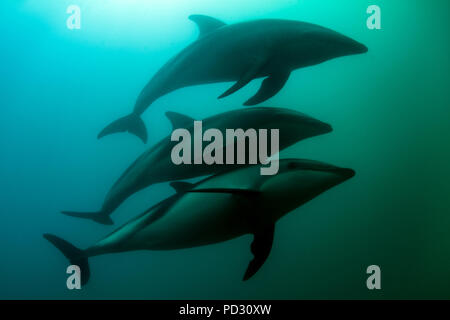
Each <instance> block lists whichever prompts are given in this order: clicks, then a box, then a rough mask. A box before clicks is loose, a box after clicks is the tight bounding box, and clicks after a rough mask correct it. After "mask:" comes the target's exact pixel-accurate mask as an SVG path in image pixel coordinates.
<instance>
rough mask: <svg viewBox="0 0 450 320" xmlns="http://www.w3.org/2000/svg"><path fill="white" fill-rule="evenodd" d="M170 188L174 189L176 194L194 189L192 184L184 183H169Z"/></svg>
mask: <svg viewBox="0 0 450 320" xmlns="http://www.w3.org/2000/svg"><path fill="white" fill-rule="evenodd" d="M170 186H171V187H172V188H174V189H175V191H176V192H177V193H183V192H187V191H188V190H189V189H192V187H194V184H193V183H190V182H184V181H174V182H171V183H170Z"/></svg>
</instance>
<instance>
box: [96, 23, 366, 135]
mask: <svg viewBox="0 0 450 320" xmlns="http://www.w3.org/2000/svg"><path fill="white" fill-rule="evenodd" d="M189 18H190V19H191V20H192V21H194V22H195V23H196V24H197V26H198V28H199V29H200V36H199V38H198V40H197V41H195V42H194V43H192V44H191V45H189V46H188V47H186V48H185V49H184V50H182V51H181V52H180V53H179V54H178V55H176V56H175V57H173V58H172V59H170V60H169V61H168V62H167V63H166V64H165V65H164V66H163V67H162V68H161V69H160V70H159V71H158V72H157V73H156V74H155V75H154V76H153V78H152V79H151V80H150V82H149V83H148V84H147V85H146V86H145V87H144V89H143V90H142V92H141V93H140V95H139V97H138V99H137V101H136V104H135V106H134V110H133V112H132V113H131V114H130V115H128V116H125V117H123V118H120V119H118V120H116V121H114V122H113V123H111V124H110V125H108V126H107V127H106V128H104V129H103V130H102V131H101V132H100V133H99V135H98V138H101V137H104V136H106V135H109V134H112V133H117V132H125V131H128V132H130V133H132V134H134V135H136V136H138V137H139V138H140V139H141V140H142V141H143V142H144V143H145V142H146V141H147V129H146V127H145V124H144V122H143V121H142V119H141V114H142V113H143V112H144V111H145V110H146V109H147V107H148V106H150V105H151V104H152V103H153V102H154V101H155V100H156V99H158V98H159V97H161V96H163V95H165V94H167V93H169V92H172V91H174V90H177V89H180V88H184V87H188V86H193V85H199V84H206V83H216V82H228V81H235V83H234V84H233V86H231V87H230V88H229V89H228V90H227V91H225V92H224V93H223V94H222V95H220V96H219V98H223V97H226V96H228V95H230V94H232V93H234V92H236V91H237V90H239V89H240V88H242V87H244V86H245V85H246V84H248V83H249V82H250V81H251V80H253V79H257V78H262V77H265V78H266V79H265V80H264V81H263V83H262V85H261V88H260V89H259V91H258V92H257V93H256V94H255V95H254V96H253V97H252V98H250V99H249V100H248V101H247V102H245V105H248V106H249V105H255V104H258V103H261V102H263V101H265V100H267V99H269V98H270V97H272V96H273V95H275V94H276V93H277V92H278V91H279V90H281V88H283V86H284V84H285V83H286V81H287V80H288V78H289V75H290V73H291V72H292V71H293V70H295V69H299V68H303V67H307V66H312V65H316V64H319V63H322V62H324V61H327V60H330V59H333V58H337V57H342V56H347V55H354V54H360V53H365V52H367V50H368V49H367V47H366V46H365V45H363V44H361V43H359V42H357V41H355V40H352V39H350V38H348V37H346V36H344V35H342V34H340V33H338V32H335V31H333V30H330V29H327V28H324V27H321V26H318V25H314V24H310V23H306V22H299V21H290V20H275V19H265V20H255V21H250V22H243V23H237V24H232V25H226V24H225V23H223V22H222V21H219V20H217V19H214V18H211V17H207V16H203V15H192V16H190V17H189Z"/></svg>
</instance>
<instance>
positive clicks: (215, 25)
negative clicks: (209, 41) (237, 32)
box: [189, 14, 226, 38]
mask: <svg viewBox="0 0 450 320" xmlns="http://www.w3.org/2000/svg"><path fill="white" fill-rule="evenodd" d="M189 20H191V21H194V22H195V23H196V24H197V27H198V29H199V30H200V35H199V36H198V37H199V38H201V37H203V36H204V35H206V34H208V33H210V32H212V31H214V30H216V29H219V28H220V27H223V26H226V23H224V22H222V21H220V20H218V19H216V18H212V17H208V16H204V15H201V14H193V15H190V16H189Z"/></svg>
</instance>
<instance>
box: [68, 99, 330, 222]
mask: <svg viewBox="0 0 450 320" xmlns="http://www.w3.org/2000/svg"><path fill="white" fill-rule="evenodd" d="M166 115H167V117H168V118H169V120H170V121H171V123H172V126H173V128H174V129H175V128H185V129H187V130H189V132H191V133H193V131H194V126H193V124H194V119H192V118H190V117H188V116H185V115H182V114H179V113H175V112H167V113H166ZM236 126H238V127H239V128H241V129H243V130H247V129H249V128H253V129H255V130H258V129H268V130H269V129H279V139H280V140H279V149H280V151H281V150H283V149H285V148H287V147H289V146H291V145H293V144H294V143H296V142H298V141H300V140H303V139H306V138H309V137H314V136H317V135H321V134H325V133H328V132H330V131H332V128H331V126H330V125H329V124H327V123H324V122H321V121H319V120H316V119H314V118H311V117H309V116H307V115H305V114H303V113H300V112H297V111H294V110H289V109H284V108H270V107H254V108H248V109H238V110H233V111H228V112H224V113H221V114H218V115H215V116H212V117H209V118H206V119H204V120H203V128H204V130H207V129H208V128H216V129H218V130H220V131H221V132H222V134H223V135H224V136H225V134H224V133H225V130H226V129H227V128H235V127H236ZM176 144H177V142H174V141H171V139H170V136H167V137H166V138H164V139H162V140H161V141H160V142H159V143H157V144H156V145H155V146H154V147H152V148H150V149H149V150H148V151H146V152H144V153H143V154H142V155H141V156H140V157H139V158H138V159H137V160H136V161H135V162H134V163H133V164H131V166H130V167H129V168H128V169H127V170H126V171H125V172H124V173H123V174H122V176H121V177H120V178H119V179H118V180H117V181H116V183H115V184H114V185H113V186H112V188H111V189H110V190H109V192H108V194H107V195H106V197H105V200H104V202H103V205H102V208H101V209H100V211H97V212H72V211H63V212H62V213H64V214H66V215H69V216H73V217H78V218H87V219H92V220H93V221H95V222H98V223H101V224H113V221H112V219H111V217H110V215H111V213H112V212H113V211H114V210H115V209H116V208H117V207H118V206H119V205H120V204H121V203H122V202H123V201H125V200H126V199H127V198H128V197H129V196H131V195H132V194H134V193H135V192H138V191H139V190H141V189H143V188H146V187H148V186H150V185H152V184H154V183H159V182H165V181H173V180H186V179H190V178H195V177H199V176H206V175H210V174H214V173H217V172H219V171H222V170H231V169H233V168H235V167H238V166H242V165H240V164H236V165H229V164H228V165H207V164H205V163H203V164H196V165H175V164H174V163H173V162H172V160H171V151H172V148H173V147H174V146H175V145H176ZM247 151H248V148H247ZM224 153H226V148H225V151H224ZM246 158H247V159H248V156H247V157H246Z"/></svg>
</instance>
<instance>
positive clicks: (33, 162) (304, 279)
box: [0, 0, 450, 299]
mask: <svg viewBox="0 0 450 320" xmlns="http://www.w3.org/2000/svg"><path fill="white" fill-rule="evenodd" d="M70 4H77V5H79V6H80V8H81V13H82V22H81V23H82V24H81V29H80V30H69V29H67V27H66V19H67V18H68V14H66V8H67V7H68V6H69V5H70ZM371 4H377V5H379V6H380V8H381V12H382V29H381V30H369V29H367V27H366V19H367V17H368V15H367V14H366V8H367V7H368V6H369V5H371ZM449 9H450V4H449V2H448V1H444V0H442V1H440V0H439V1H438V0H436V1H415V2H412V1H406V0H394V1H392V0H391V1H386V0H376V1H365V0H355V1H350V0H347V1H331V0H321V1H315V0H314V1H313V0H304V1H294V0H277V1H275V0H273V1H264V2H261V1H256V0H250V1H242V0H240V1H238V0H228V1H217V2H216V1H206V0H194V1H192V0H189V1H188V0H173V1H165V0H153V1H150V0H149V1H144V0H141V1H138V0H135V1H125V0H108V1H106V0H70V1H65V0H61V1H51V0H28V1H25V0H23V1H8V0H7V1H2V2H1V4H0V24H1V27H2V28H1V30H2V40H3V44H2V50H0V70H1V75H2V77H1V78H0V92H1V101H2V103H1V105H2V106H1V109H0V112H1V116H0V147H1V150H2V152H1V166H0V177H1V179H0V190H1V193H0V199H1V224H0V225H1V233H0V237H1V238H0V239H1V241H0V243H1V244H0V246H1V247H0V252H1V253H2V263H1V264H0V273H1V274H2V283H1V286H0V298H3V299H12V298H32V299H37V298H59V299H77V298H89V299H94V298H137V299H140V298H149V299H199V298H213V299H216V298H217V299H219V298H224V299H241V298H251V299H263V298H265V299H300V298H431V297H434V298H450V276H449V274H450V255H449V253H450V235H449V232H448V230H449V226H450V215H449V213H450V212H449V208H450V200H449V197H448V194H449V190H450V183H449V178H450V169H449V166H448V163H449V160H450V151H449V148H448V145H449V138H448V137H449V136H450V135H449V134H450V126H449V123H450V122H449V121H450V111H449V105H450V98H449V83H450V82H449V80H450V79H449V74H450V73H449V71H450V58H449V57H450V55H449V53H450V52H449V49H450V43H449V42H450V40H449V39H450V38H449V36H448V30H449V27H450V26H449V24H450V23H449V21H448V14H447V13H448V12H449ZM194 13H198V14H207V15H210V16H213V17H217V18H219V19H221V20H223V21H225V22H227V23H235V22H240V21H244V20H251V19H261V18H282V19H293V20H301V21H307V22H313V23H317V24H320V25H323V26H325V27H328V28H331V29H333V30H336V31H339V32H341V33H343V34H345V35H347V36H350V37H352V38H354V39H356V40H358V41H360V42H362V43H364V44H365V45H367V46H368V47H369V52H368V53H367V54H364V55H358V56H350V57H344V58H340V59H336V60H332V61H329V62H326V63H324V64H321V65H318V66H314V67H311V68H306V69H301V70H297V71H295V72H294V73H293V74H292V75H291V77H290V79H289V81H288V82H287V84H286V85H285V87H284V88H283V90H282V91H281V92H280V93H279V94H277V95H276V96H275V97H273V98H271V99H270V100H268V101H266V102H265V103H263V104H262V105H264V106H273V107H286V108H291V109H295V110H298V111H301V112H304V113H307V114H309V115H311V116H313V117H315V118H317V119H320V120H322V121H325V122H328V123H330V124H332V125H333V128H334V131H333V132H332V133H330V134H327V135H324V136H320V137H316V138H313V139H310V140H307V141H303V142H300V143H298V144H297V145H295V146H293V147H291V148H289V149H287V150H285V151H283V152H282V153H281V156H282V157H302V158H311V159H315V160H322V161H326V162H328V163H332V164H335V165H338V166H344V167H351V168H353V169H355V170H356V172H357V175H356V176H355V177H354V178H353V179H352V180H350V181H348V182H346V183H345V184H343V185H340V186H338V187H336V188H334V189H332V190H330V191H328V192H327V193H325V194H323V195H321V196H320V197H318V198H317V199H315V200H313V201H311V202H310V203H308V204H306V205H305V206H303V207H301V208H299V209H297V210H295V211H294V212H292V213H290V214H289V215H287V216H286V217H285V218H283V219H282V220H281V221H280V222H278V224H277V230H276V234H275V241H274V246H273V249H272V252H271V255H270V257H269V258H268V260H267V262H266V263H265V265H264V266H263V268H262V269H261V270H260V271H259V273H258V274H257V275H256V276H255V277H254V278H253V279H251V280H250V281H248V282H242V281H241V278H242V274H243V272H244V271H245V268H246V266H247V263H248V261H249V260H250V259H251V253H250V250H249V245H250V242H251V236H245V237H242V238H239V239H236V240H233V241H230V242H226V243H221V244H218V245H214V246H207V247H200V248H194V249H189V250H180V251H168V252H129V253H124V254H117V255H106V256H99V257H95V258H92V259H91V261H90V264H91V273H92V278H91V281H90V283H89V284H88V286H86V287H85V288H83V290H80V291H76V290H74V291H69V290H67V288H66V286H65V281H66V274H65V268H66V267H67V261H66V260H65V258H64V257H63V256H62V255H61V254H60V253H59V252H57V250H56V249H55V248H53V247H52V246H51V245H49V243H48V242H46V241H45V240H44V239H43V238H42V234H43V233H46V232H51V233H54V234H57V235H59V236H62V237H63V238H65V239H67V240H69V241H70V242H72V243H74V244H75V245H77V246H79V247H81V248H84V247H87V246H88V245H91V244H92V243H93V242H95V241H96V240H98V239H100V238H101V237H103V236H105V235H106V234H108V233H109V232H111V231H112V228H113V227H108V226H100V225H97V224H94V223H92V222H90V221H84V220H77V219H73V218H70V217H67V216H63V215H61V214H60V213H59V212H60V211H61V210H79V211H91V210H95V209H98V208H100V205H101V203H102V201H103V198H104V196H105V194H106V192H107V191H108V189H109V188H110V186H111V185H112V183H114V182H115V180H116V179H117V178H118V177H119V175H120V174H121V173H122V172H123V171H124V170H125V169H126V168H127V167H128V165H129V164H130V163H131V162H132V161H133V160H134V159H135V158H136V157H137V156H138V155H140V154H141V153H142V152H143V151H144V150H146V148H148V147H150V146H151V145H152V144H153V143H155V142H157V141H158V140H159V139H161V138H162V137H165V136H166V135H168V134H169V133H170V130H171V128H170V125H169V121H168V120H167V119H166V118H165V116H164V112H165V111H168V110H170V111H177V112H182V113H185V114H188V115H190V116H192V117H195V118H204V117H207V116H210V115H214V114H217V113H220V112H224V111H226V110H231V109H238V108H242V102H243V101H245V100H247V99H248V97H250V96H252V95H253V93H254V92H255V91H256V90H257V88H258V86H259V83H260V80H256V81H253V82H252V83H251V84H250V85H248V86H246V87H245V88H243V89H242V90H240V91H239V92H237V93H235V94H233V95H232V96H230V97H228V98H226V99H222V100H217V99H216V98H217V96H219V95H220V94H221V93H222V92H223V91H225V90H226V89H227V88H228V87H229V86H230V84H228V83H226V84H225V83H221V84H212V85H204V86H197V87H190V88H184V89H182V90H179V91H176V92H173V93H171V94H169V95H167V96H164V97H162V98H160V99H159V100H157V101H156V102H155V103H154V104H153V105H152V107H151V108H149V109H148V110H147V112H146V113H144V116H143V118H144V121H145V123H146V124H147V126H148V130H149V143H148V145H143V144H142V143H141V142H140V141H139V140H138V139H136V138H135V137H132V136H130V135H126V134H121V135H114V136H110V137H107V138H104V139H102V140H97V139H96V136H97V134H98V132H99V131H100V130H101V129H102V128H103V127H104V126H105V125H106V124H108V123H109V122H110V121H112V120H114V119H116V118H117V117H119V116H123V115H125V114H126V113H128V112H130V111H131V109H132V107H133V105H134V102H135V100H136V97H137V95H138V94H139V92H140V90H141V89H142V88H143V86H144V85H145V84H146V83H147V81H148V80H149V79H150V77H151V76H152V75H153V74H154V73H155V72H156V71H157V70H158V69H159V68H160V67H161V66H162V64H163V63H165V62H166V61H167V60H168V59H169V58H170V57H171V56H173V55H174V54H176V53H177V52H178V51H179V50H181V49H182V48H184V47H185V46H186V45H188V44H189V43H191V42H192V41H194V40H195V39H196V37H197V32H198V31H197V29H196V27H195V25H194V24H193V23H192V22H191V21H189V20H188V19H187V17H188V16H189V15H191V14H194ZM170 194H173V191H172V190H171V188H170V187H169V186H168V185H167V183H164V184H159V185H154V186H151V187H150V188H148V189H146V190H144V191H143V192H141V193H139V194H137V195H135V196H133V197H132V198H131V199H129V201H127V202H126V203H124V204H123V205H122V206H121V207H120V208H119V209H118V211H117V212H116V213H115V214H114V220H115V222H116V226H118V225H121V224H122V223H124V222H126V221H127V220H128V219H130V218H131V217H133V216H134V215H136V214H137V213H139V212H140V211H142V210H143V209H146V208H147V207H149V206H150V205H152V204H154V203H157V202H159V201H160V200H162V199H164V198H165V197H167V196H168V195H170ZM372 264H376V265H379V266H380V267H381V272H382V290H380V291H369V290H368V289H367V288H366V278H367V274H366V272H365V271H366V268H367V266H369V265H372Z"/></svg>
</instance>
